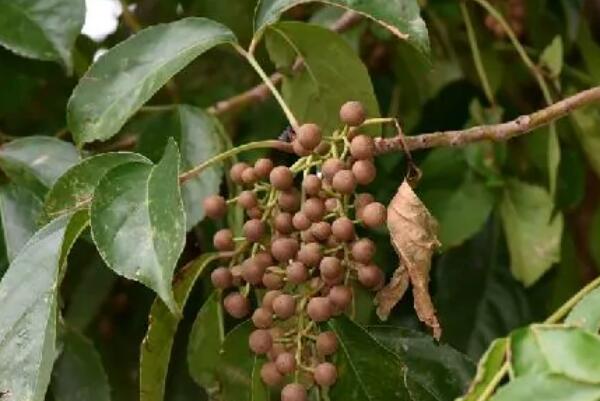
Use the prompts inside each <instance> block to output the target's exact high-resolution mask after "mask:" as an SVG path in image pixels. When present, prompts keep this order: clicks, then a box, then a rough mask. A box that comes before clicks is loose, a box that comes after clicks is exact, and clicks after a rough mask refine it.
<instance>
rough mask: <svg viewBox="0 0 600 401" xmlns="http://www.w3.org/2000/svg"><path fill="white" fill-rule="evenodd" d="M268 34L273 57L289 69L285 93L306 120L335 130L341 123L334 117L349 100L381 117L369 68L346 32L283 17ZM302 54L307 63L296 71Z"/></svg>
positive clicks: (294, 109) (295, 109) (328, 131)
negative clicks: (348, 40) (298, 58)
mask: <svg viewBox="0 0 600 401" xmlns="http://www.w3.org/2000/svg"><path fill="white" fill-rule="evenodd" d="M267 34H268V35H267V48H268V50H269V54H270V56H271V59H272V60H273V62H274V63H275V65H276V66H277V68H278V69H281V70H283V71H290V73H289V74H285V75H284V79H283V87H282V95H283V97H284V99H285V101H286V102H287V104H288V105H289V106H290V108H291V109H292V111H293V112H294V114H295V115H296V117H297V118H298V119H299V120H300V121H301V122H313V123H316V124H319V125H320V126H321V127H322V129H323V130H324V132H326V133H331V132H333V131H334V129H336V128H338V127H339V126H340V123H339V122H338V119H337V118H332V116H337V115H338V114H339V110H340V107H341V105H342V104H344V103H345V102H347V101H349V100H358V101H361V102H362V103H363V104H364V106H365V108H366V110H367V115H368V116H369V117H378V116H379V107H378V105H377V99H376V98H375V94H374V91H373V85H372V84H371V79H370V77H369V73H368V71H367V69H366V68H365V66H364V65H363V63H362V61H361V60H360V58H359V57H358V56H357V55H356V53H354V51H353V50H352V48H351V47H350V46H349V45H348V43H347V42H346V41H345V40H344V39H343V38H342V37H341V36H339V35H338V34H336V33H334V32H331V31H330V30H327V29H325V28H322V27H320V26H317V25H312V24H305V23H301V22H280V23H278V24H275V25H272V26H271V27H270V28H269V30H268V31H267ZM297 56H300V57H302V59H303V61H304V67H303V68H300V69H297V70H296V71H294V70H293V65H294V63H295V61H296V57H297ZM350 82H351V83H352V84H349V83H350ZM373 132H378V130H376V131H373Z"/></svg>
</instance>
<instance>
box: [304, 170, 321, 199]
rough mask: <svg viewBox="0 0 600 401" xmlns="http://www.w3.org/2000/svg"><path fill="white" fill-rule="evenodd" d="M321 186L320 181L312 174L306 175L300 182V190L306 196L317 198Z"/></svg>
mask: <svg viewBox="0 0 600 401" xmlns="http://www.w3.org/2000/svg"><path fill="white" fill-rule="evenodd" d="M322 185H323V184H322V182H321V179H320V178H319V177H317V176H316V175H314V174H309V175H307V176H306V177H304V180H303V181H302V188H303V189H304V192H305V193H306V194H307V195H308V196H318V195H319V192H320V191H321V187H322Z"/></svg>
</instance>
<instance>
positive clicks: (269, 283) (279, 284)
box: [262, 272, 285, 290]
mask: <svg viewBox="0 0 600 401" xmlns="http://www.w3.org/2000/svg"><path fill="white" fill-rule="evenodd" d="M262 283H263V285H264V286H265V287H266V288H267V289H269V290H279V289H281V288H283V285H284V284H285V283H284V282H283V277H281V276H280V275H279V274H277V273H272V272H267V273H265V274H264V275H263V277H262Z"/></svg>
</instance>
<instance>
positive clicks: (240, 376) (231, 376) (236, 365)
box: [217, 321, 269, 401]
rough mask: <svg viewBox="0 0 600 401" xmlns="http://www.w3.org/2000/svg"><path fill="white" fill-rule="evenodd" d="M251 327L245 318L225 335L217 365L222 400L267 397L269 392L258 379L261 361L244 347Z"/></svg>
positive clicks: (262, 399)
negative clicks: (244, 320)
mask: <svg viewBox="0 0 600 401" xmlns="http://www.w3.org/2000/svg"><path fill="white" fill-rule="evenodd" d="M252 330H254V325H253V324H252V322H250V321H246V322H244V323H241V324H240V325H238V326H237V327H235V328H234V329H233V330H231V331H230V332H229V333H227V336H226V337H225V341H224V342H223V347H222V350H221V358H220V359H219V363H218V365H217V377H218V379H219V382H220V383H221V386H222V387H221V393H220V396H221V399H222V401H267V400H269V392H268V390H267V388H266V386H265V385H264V384H263V382H262V381H261V380H260V367H261V366H262V362H261V361H260V360H259V358H258V357H257V356H256V355H255V354H254V353H253V352H252V351H250V347H249V346H248V336H250V333H251V332H252Z"/></svg>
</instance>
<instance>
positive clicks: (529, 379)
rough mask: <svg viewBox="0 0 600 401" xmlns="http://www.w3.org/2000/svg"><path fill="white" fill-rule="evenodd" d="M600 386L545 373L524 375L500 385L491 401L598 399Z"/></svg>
mask: <svg viewBox="0 0 600 401" xmlns="http://www.w3.org/2000/svg"><path fill="white" fill-rule="evenodd" d="M599 397H600V386H598V385H597V384H591V383H582V382H578V381H574V380H570V379H568V378H566V377H564V376H561V375H557V374H552V373H545V374H542V375H531V376H523V377H520V378H518V379H516V380H513V381H511V382H510V383H508V384H507V385H505V386H502V387H500V389H498V391H497V392H496V394H495V395H494V396H493V397H492V398H490V401H531V400H544V401H596V400H598V398H599Z"/></svg>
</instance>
